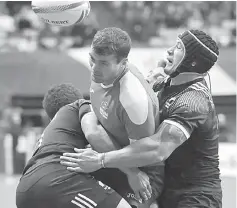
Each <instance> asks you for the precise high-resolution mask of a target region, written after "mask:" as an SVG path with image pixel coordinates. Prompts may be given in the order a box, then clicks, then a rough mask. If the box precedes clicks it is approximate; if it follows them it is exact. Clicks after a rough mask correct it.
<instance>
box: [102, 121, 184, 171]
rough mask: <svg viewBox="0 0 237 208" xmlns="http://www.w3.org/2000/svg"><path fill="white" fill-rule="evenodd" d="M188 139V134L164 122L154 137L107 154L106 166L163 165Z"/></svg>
mask: <svg viewBox="0 0 237 208" xmlns="http://www.w3.org/2000/svg"><path fill="white" fill-rule="evenodd" d="M187 139H188V136H187V134H186V133H184V132H183V131H182V130H181V129H180V128H179V127H177V126H176V125H173V124H170V123H166V122H163V123H162V124H161V125H160V126H159V128H158V131H157V133H155V134H154V135H152V136H150V137H145V138H142V139H140V140H138V141H136V142H134V143H132V144H130V145H129V146H127V147H125V148H123V149H120V150H117V151H111V152H108V153H106V156H105V166H106V167H109V168H112V167H133V166H138V167H141V166H146V165H152V164H156V163H161V162H164V160H166V159H167V158H168V157H169V156H170V154H171V153H172V152H173V151H174V150H175V149H176V148H177V147H179V146H180V145H181V144H182V143H183V142H184V141H186V140H187Z"/></svg>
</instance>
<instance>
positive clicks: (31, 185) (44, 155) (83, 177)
mask: <svg viewBox="0 0 237 208" xmlns="http://www.w3.org/2000/svg"><path fill="white" fill-rule="evenodd" d="M78 99H80V100H78ZM76 100H77V101H76ZM74 101H76V102H74ZM72 102H74V103H72ZM69 103H72V104H69ZM68 104H69V105H68ZM63 106H64V107H63ZM43 107H44V109H45V111H46V112H47V114H48V116H49V117H50V118H51V119H52V120H51V122H50V124H49V125H48V126H47V127H46V128H45V130H44V132H43V134H42V136H41V138H40V139H39V141H38V143H37V149H36V150H35V152H34V154H33V157H32V158H31V159H30V160H29V162H28V163H27V165H26V167H25V168H24V171H23V175H22V177H21V179H20V182H19V184H18V187H17V190H16V205H17V207H18V208H32V207H34V208H53V207H67V208H76V207H80V208H82V207H83V208H94V207H97V208H99V207H100V208H106V207H107V208H124V207H126V208H130V205H129V204H128V203H127V202H126V201H125V200H124V199H122V197H121V196H120V195H118V194H117V193H116V192H115V191H114V190H112V189H110V188H108V187H107V186H105V185H104V184H102V183H101V182H97V181H96V180H95V179H94V178H93V177H92V176H90V175H89V174H84V173H83V174H77V173H73V172H70V171H68V170H67V169H66V168H65V166H63V165H61V164H60V163H59V161H60V156H61V155H62V154H63V153H64V152H73V148H75V147H80V148H85V145H86V144H88V143H87V141H86V139H85V137H84V134H83V131H82V129H81V125H80V120H81V119H82V117H83V115H84V114H85V113H87V112H88V111H90V107H89V104H88V102H87V101H85V100H84V99H83V97H82V95H81V93H80V92H79V91H78V90H77V89H76V88H74V87H73V86H71V85H68V84H62V85H58V86H55V87H53V88H51V89H50V90H49V91H48V92H47V93H46V95H45V97H44V101H43Z"/></svg>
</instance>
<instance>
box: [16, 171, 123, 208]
mask: <svg viewBox="0 0 237 208" xmlns="http://www.w3.org/2000/svg"><path fill="white" fill-rule="evenodd" d="M46 171H47V170H45V168H42V169H40V170H39V171H36V172H34V174H32V175H29V176H27V177H24V178H22V180H21V182H20V185H19V186H18V188H17V206H18V208H26V207H29V208H30V207H34V208H51V207H57V208H65V207H67V208H77V207H90V208H94V207H96V206H97V205H99V204H100V203H102V202H103V201H104V200H105V199H110V207H109V208H116V207H117V205H118V204H119V202H120V201H121V199H122V197H121V196H120V195H119V194H117V193H116V192H115V191H114V190H113V189H111V188H109V187H108V186H106V185H104V184H103V183H101V182H98V181H96V180H95V179H94V178H93V177H91V176H90V175H88V174H78V173H73V172H69V171H67V170H66V169H65V170H58V171H54V172H50V173H48V174H46V175H44V174H45V172H46ZM34 202H35V203H34ZM36 202H37V203H36ZM32 203H34V204H33V205H34V206H30V205H32ZM28 205H29V206H28ZM105 208H106V207H105Z"/></svg>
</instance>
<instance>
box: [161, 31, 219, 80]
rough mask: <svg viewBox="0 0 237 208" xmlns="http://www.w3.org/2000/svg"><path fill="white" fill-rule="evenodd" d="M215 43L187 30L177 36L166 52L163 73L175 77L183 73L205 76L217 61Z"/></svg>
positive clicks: (208, 38) (198, 33)
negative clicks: (174, 42)
mask: <svg viewBox="0 0 237 208" xmlns="http://www.w3.org/2000/svg"><path fill="white" fill-rule="evenodd" d="M218 55H219V49H218V46H217V44H216V42H215V41H214V40H213V39H212V38H211V37H210V36H209V35H207V34H206V33H204V32H203V31H200V30H187V31H185V32H184V33H183V34H181V35H179V36H178V39H177V42H176V44H175V45H174V46H173V47H171V48H169V49H168V50H167V60H168V61H167V65H166V67H165V69H164V70H165V73H166V74H168V75H170V76H171V77H175V76H177V75H178V74H180V73H183V72H194V73H199V74H205V73H206V72H208V71H209V70H210V69H211V67H212V66H213V65H214V64H215V62H216V61H217V58H218Z"/></svg>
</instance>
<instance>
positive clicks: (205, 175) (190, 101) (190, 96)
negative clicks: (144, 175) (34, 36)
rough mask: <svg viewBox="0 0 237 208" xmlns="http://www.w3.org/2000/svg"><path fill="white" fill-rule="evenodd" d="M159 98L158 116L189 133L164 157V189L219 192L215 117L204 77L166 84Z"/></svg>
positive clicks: (216, 123) (216, 122)
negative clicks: (165, 158)
mask: <svg viewBox="0 0 237 208" xmlns="http://www.w3.org/2000/svg"><path fill="white" fill-rule="evenodd" d="M159 98H160V101H161V111H162V114H161V120H162V121H164V120H165V121H166V122H168V123H171V124H175V125H179V126H181V127H182V128H183V131H184V132H186V134H187V135H188V136H187V137H189V138H188V139H187V140H186V141H185V142H184V143H183V144H182V145H181V146H179V147H178V148H177V149H176V150H175V151H174V152H173V153H172V154H171V155H170V157H169V158H168V159H167V160H166V164H165V166H166V167H165V170H166V172H165V173H166V174H165V187H166V189H167V190H169V189H172V190H186V191H211V190H213V189H215V190H216V191H219V192H220V193H221V186H220V171H219V158H218V121H217V116H216V112H215V107H214V104H213V101H212V97H211V93H210V91H209V89H208V87H207V85H206V82H205V80H199V81H193V82H189V83H187V84H182V85H179V86H169V87H166V88H165V89H164V90H163V91H161V92H160V93H159Z"/></svg>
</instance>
